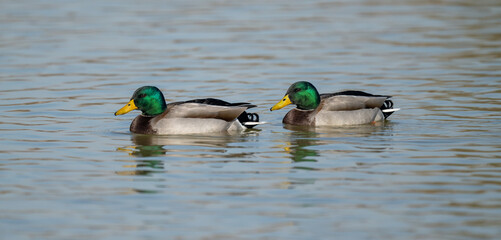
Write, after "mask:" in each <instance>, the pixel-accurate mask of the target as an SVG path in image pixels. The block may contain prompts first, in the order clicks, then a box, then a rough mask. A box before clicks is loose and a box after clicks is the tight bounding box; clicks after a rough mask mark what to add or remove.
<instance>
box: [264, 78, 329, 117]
mask: <svg viewBox="0 0 501 240" xmlns="http://www.w3.org/2000/svg"><path fill="white" fill-rule="evenodd" d="M291 103H293V104H296V106H297V108H299V109H301V110H313V109H315V108H317V107H318V105H319V104H320V95H319V94H318V91H317V89H316V88H315V87H314V86H313V84H311V83H309V82H305V81H301V82H296V83H294V84H292V85H291V86H290V87H289V89H288V90H287V93H285V96H284V98H282V100H280V102H278V103H277V104H275V106H273V107H272V108H270V111H273V110H278V109H281V108H283V107H285V106H287V105H289V104H291Z"/></svg>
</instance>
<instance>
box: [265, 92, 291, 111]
mask: <svg viewBox="0 0 501 240" xmlns="http://www.w3.org/2000/svg"><path fill="white" fill-rule="evenodd" d="M291 103H292V102H291V100H290V99H289V94H287V95H285V96H284V98H282V100H280V102H278V103H277V104H275V106H273V107H272V108H270V111H273V110H278V109H281V108H283V107H285V106H287V105H289V104H291Z"/></svg>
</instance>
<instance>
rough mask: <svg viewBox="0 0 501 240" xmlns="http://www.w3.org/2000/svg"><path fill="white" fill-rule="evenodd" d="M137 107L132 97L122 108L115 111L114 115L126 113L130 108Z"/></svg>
mask: <svg viewBox="0 0 501 240" xmlns="http://www.w3.org/2000/svg"><path fill="white" fill-rule="evenodd" d="M135 109H137V107H136V104H134V99H132V100H130V101H129V103H127V104H126V105H125V106H124V107H123V108H120V110H118V111H117V112H115V116H117V115H122V114H126V113H128V112H130V111H132V110H135Z"/></svg>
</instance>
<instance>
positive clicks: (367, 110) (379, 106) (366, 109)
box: [270, 81, 399, 126]
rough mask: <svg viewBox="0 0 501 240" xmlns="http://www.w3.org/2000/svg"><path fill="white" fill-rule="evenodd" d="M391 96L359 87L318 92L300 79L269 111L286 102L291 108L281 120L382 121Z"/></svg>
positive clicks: (313, 123) (325, 122)
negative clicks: (353, 89) (362, 89)
mask: <svg viewBox="0 0 501 240" xmlns="http://www.w3.org/2000/svg"><path fill="white" fill-rule="evenodd" d="M389 98H391V96H386V95H373V94H369V93H366V92H361V91H343V92H337V93H325V94H319V93H318V91H317V89H316V88H315V86H313V84H311V83H309V82H305V81H301V82H296V83H294V84H292V85H291V86H290V87H289V89H288V90H287V93H285V96H284V97H283V98H282V100H280V102H278V103H277V104H275V106H273V107H272V108H270V111H273V110H278V109H281V108H283V107H285V106H287V105H289V104H291V103H292V104H296V106H297V108H294V109H292V110H290V111H289V112H288V113H287V114H286V115H285V117H284V119H283V121H282V122H283V123H285V124H291V125H306V126H342V125H356V124H366V123H373V122H377V121H382V120H384V119H386V118H387V117H388V116H390V115H391V114H392V113H393V112H395V111H397V110H399V109H394V108H393V102H392V101H391V100H389Z"/></svg>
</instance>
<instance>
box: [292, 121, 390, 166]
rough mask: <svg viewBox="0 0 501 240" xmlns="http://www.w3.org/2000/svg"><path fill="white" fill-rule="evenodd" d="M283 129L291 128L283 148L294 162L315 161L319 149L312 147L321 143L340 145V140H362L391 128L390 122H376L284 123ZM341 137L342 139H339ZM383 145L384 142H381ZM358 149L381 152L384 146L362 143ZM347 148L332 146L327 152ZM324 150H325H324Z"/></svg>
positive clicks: (341, 151)
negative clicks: (299, 124) (317, 124)
mask: <svg viewBox="0 0 501 240" xmlns="http://www.w3.org/2000/svg"><path fill="white" fill-rule="evenodd" d="M284 128H285V129H288V130H291V132H290V133H289V138H288V141H286V142H285V147H283V149H284V150H285V151H286V152H287V153H289V154H290V158H291V160H292V161H294V162H316V161H317V159H318V157H320V153H319V151H317V150H315V149H314V148H313V147H315V146H321V145H337V143H338V142H339V143H340V144H339V145H342V142H341V141H343V142H344V141H347V140H348V141H351V140H353V141H357V142H363V138H365V137H368V136H371V135H373V134H381V135H385V134H387V133H384V132H386V131H387V130H388V129H391V124H385V123H377V124H370V125H357V126H343V127H335V128H332V127H325V128H322V127H312V126H295V125H289V124H285V125H284ZM361 138H362V139H361ZM341 139H343V140H341ZM383 145H384V144H383ZM358 147H359V148H360V150H364V151H368V150H370V151H374V152H382V151H385V150H386V147H385V148H381V149H380V148H374V147H367V146H364V145H363V144H361V145H360V144H358ZM347 151H352V150H347V149H335V148H333V149H332V150H330V151H329V152H332V153H336V152H337V153H344V152H347ZM324 152H325V151H324ZM312 170H314V169H312Z"/></svg>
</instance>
